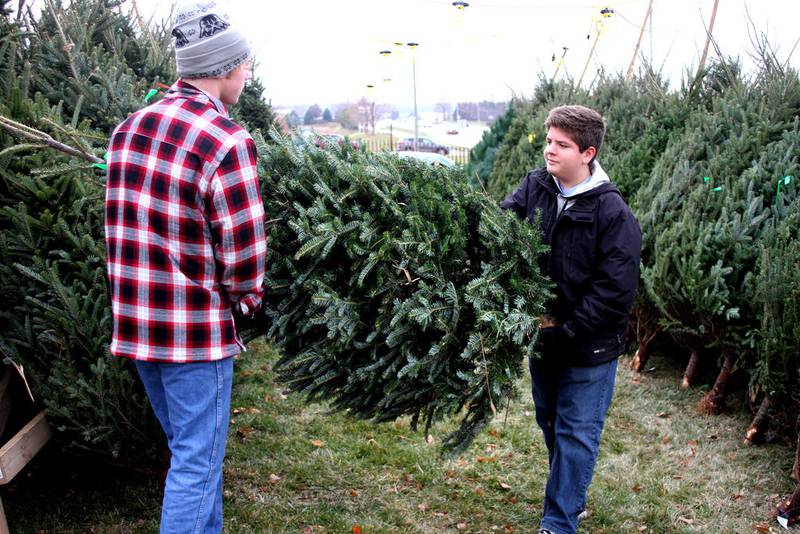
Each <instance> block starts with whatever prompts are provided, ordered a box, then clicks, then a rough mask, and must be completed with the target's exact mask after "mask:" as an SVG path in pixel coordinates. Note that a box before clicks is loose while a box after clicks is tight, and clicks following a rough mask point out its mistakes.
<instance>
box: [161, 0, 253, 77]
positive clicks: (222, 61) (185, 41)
mask: <svg viewBox="0 0 800 534" xmlns="http://www.w3.org/2000/svg"><path fill="white" fill-rule="evenodd" d="M172 36H173V37H174V38H175V60H176V63H177V66H178V76H180V77H183V78H221V77H223V76H225V75H226V74H228V73H229V72H230V71H232V70H233V69H235V68H236V67H238V66H239V65H241V64H242V63H244V62H245V61H247V60H248V59H249V58H250V43H248V42H247V39H246V38H245V36H244V34H242V32H240V31H239V30H238V29H236V27H234V26H233V25H232V23H231V19H230V17H229V16H228V14H227V13H225V12H224V11H222V10H221V9H220V8H219V7H217V3H216V2H203V1H200V2H183V3H181V4H180V5H179V6H178V10H177V13H176V15H175V25H174V26H173V27H172Z"/></svg>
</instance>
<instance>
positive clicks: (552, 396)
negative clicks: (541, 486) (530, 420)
mask: <svg viewBox="0 0 800 534" xmlns="http://www.w3.org/2000/svg"><path fill="white" fill-rule="evenodd" d="M530 369H531V378H532V382H533V402H534V405H535V406H536V422H537V423H538V424H539V426H540V427H541V429H542V433H543V434H544V441H545V444H546V445H547V451H548V453H549V455H550V474H549V476H548V478H547V486H546V488H545V497H544V511H543V514H542V522H541V526H542V528H546V529H548V530H550V531H551V532H553V534H574V533H575V532H576V530H577V528H578V514H580V513H581V512H582V511H583V510H584V509H585V508H586V493H587V491H588V489H589V483H590V482H591V481H592V474H593V473H594V466H595V462H596V460H597V453H598V450H599V448H600V435H601V434H602V432H603V425H604V423H605V417H606V412H607V411H608V407H609V406H610V404H611V397H612V396H613V394H614V382H615V378H616V371H617V360H616V359H615V360H611V361H610V362H607V363H603V364H600V365H596V366H592V367H567V366H564V365H562V364H559V363H558V362H557V361H556V362H554V361H552V360H551V359H546V360H537V359H531V360H530Z"/></svg>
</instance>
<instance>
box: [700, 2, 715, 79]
mask: <svg viewBox="0 0 800 534" xmlns="http://www.w3.org/2000/svg"><path fill="white" fill-rule="evenodd" d="M718 5H719V0H714V8H713V9H712V10H711V24H709V26H708V30H706V34H707V35H706V46H705V47H704V48H703V55H702V56H701V57H700V66H699V67H698V68H697V75H698V76H700V73H701V72H703V69H704V68H705V66H706V56H708V45H709V44H710V43H711V34H712V33H713V32H714V21H715V20H716V18H717V6H718Z"/></svg>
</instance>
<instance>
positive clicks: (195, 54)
mask: <svg viewBox="0 0 800 534" xmlns="http://www.w3.org/2000/svg"><path fill="white" fill-rule="evenodd" d="M172 34H173V36H174V37H175V46H176V60H177V67H178V75H179V77H180V78H179V79H178V81H177V82H175V84H174V85H173V86H172V87H171V88H170V89H169V91H168V92H167V93H166V95H165V96H164V98H162V99H161V100H160V101H158V102H157V103H155V104H152V105H150V106H148V107H146V108H143V109H141V110H139V111H138V112H136V113H133V114H131V115H130V116H129V117H128V118H127V119H125V120H124V121H123V122H122V123H121V124H120V125H119V126H117V128H116V129H115V130H114V133H113V135H112V137H111V142H110V148H109V151H108V153H109V163H108V177H107V186H106V221H105V232H106V256H107V268H108V277H109V282H110V288H111V302H112V314H113V320H114V333H113V338H112V341H111V347H110V350H111V352H112V353H113V354H115V355H117V356H121V357H126V358H131V359H132V360H134V362H135V365H136V369H137V371H138V373H139V376H140V377H141V379H142V382H143V384H144V386H145V390H146V391H147V395H148V398H149V399H150V403H151V405H152V407H153V410H154V412H155V414H156V416H157V418H158V420H159V421H160V423H161V426H162V427H163V429H164V432H165V433H166V436H167V441H168V444H169V448H170V452H171V453H172V458H171V462H170V468H169V472H168V474H167V480H166V485H165V489H164V500H163V506H162V513H161V532H170V533H172V532H203V533H211V532H219V531H221V529H222V460H223V458H224V456H225V441H226V435H227V429H228V419H229V411H230V395H231V383H232V377H233V356H235V355H237V354H238V353H239V352H240V350H244V346H243V345H242V342H241V340H240V338H239V336H238V334H237V332H236V327H235V325H234V320H233V313H234V312H235V313H239V314H243V315H252V314H253V313H254V312H255V311H257V310H258V308H259V307H260V306H261V298H262V295H263V289H262V286H263V282H264V273H265V267H266V266H265V261H266V252H267V246H266V238H265V233H264V209H263V205H262V201H261V195H260V188H259V183H258V176H257V174H256V157H257V155H256V148H255V144H254V142H253V140H252V138H251V137H250V136H249V134H248V133H247V132H246V131H244V130H243V129H242V128H241V127H240V126H238V125H237V124H236V123H234V122H233V121H231V120H230V119H229V118H228V114H227V110H226V108H225V105H234V104H236V103H237V101H238V100H239V96H240V94H241V92H242V89H243V88H244V84H245V82H246V81H247V80H248V79H249V78H250V76H251V72H250V69H251V52H250V46H249V44H248V42H247V40H246V39H245V37H244V36H243V34H242V33H241V32H239V31H238V30H237V29H236V28H235V27H234V26H233V25H232V24H231V22H230V19H229V17H228V16H227V15H226V14H225V13H223V12H222V11H221V10H220V9H219V8H218V7H217V5H216V3H215V2H209V1H206V2H192V3H184V4H183V5H182V6H180V7H179V8H178V12H177V15H176V19H175V26H174V29H173V31H172Z"/></svg>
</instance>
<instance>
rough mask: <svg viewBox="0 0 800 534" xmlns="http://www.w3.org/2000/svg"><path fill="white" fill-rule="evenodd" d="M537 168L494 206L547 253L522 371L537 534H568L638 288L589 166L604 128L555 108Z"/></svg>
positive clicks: (622, 231) (618, 224) (617, 225)
mask: <svg viewBox="0 0 800 534" xmlns="http://www.w3.org/2000/svg"><path fill="white" fill-rule="evenodd" d="M545 129H546V130H547V138H546V144H545V149H544V158H545V162H546V167H545V168H541V169H538V170H535V171H532V172H530V173H528V175H527V176H525V178H524V179H523V180H522V182H521V183H520V185H519V187H517V189H516V190H515V191H514V192H513V193H512V194H511V195H509V196H508V197H507V198H506V199H505V200H504V201H503V202H502V203H501V204H500V206H501V207H502V208H505V209H512V210H514V212H515V213H516V214H517V215H519V216H520V217H527V218H528V220H529V221H530V222H531V223H534V222H535V221H536V216H537V214H539V216H540V219H539V220H540V223H539V224H540V229H541V232H542V237H543V240H544V242H545V243H546V244H548V245H549V246H550V252H549V253H548V254H546V255H544V256H542V258H541V266H542V269H543V270H544V272H546V273H548V275H549V276H550V277H551V278H552V280H553V282H554V283H555V290H554V293H555V296H554V298H553V300H552V301H551V302H550V305H549V310H548V314H547V315H545V316H544V317H542V320H541V324H540V332H539V344H540V351H541V355H542V356H541V358H540V359H532V360H531V361H530V370H531V378H532V381H533V400H534V404H535V406H536V421H537V423H538V424H539V426H540V427H541V429H542V432H543V433H544V439H545V443H546V444H547V450H548V452H549V456H550V475H549V477H548V480H547V486H546V489H545V499H544V513H543V514H542V521H541V529H540V530H539V532H540V534H573V533H575V532H576V529H577V526H578V520H579V516H580V515H581V514H582V512H583V511H584V510H585V508H586V492H587V489H588V487H589V483H590V481H591V478H592V474H593V472H594V466H595V461H596V459H597V453H598V448H599V445H600V434H601V433H602V430H603V424H604V422H605V415H606V412H607V411H608V407H609V405H610V404H611V397H612V394H613V391H614V379H615V374H616V368H617V357H618V356H619V355H620V354H621V352H622V351H623V348H624V341H625V332H626V327H627V323H628V315H629V313H630V310H631V307H632V306H633V301H634V295H635V292H636V286H637V283H638V280H639V255H640V252H641V246H642V234H641V230H640V229H639V224H638V223H637V221H636V219H635V218H634V216H633V214H632V213H631V210H630V208H628V206H627V204H626V203H625V201H624V200H623V198H622V196H621V195H620V193H619V190H618V189H617V187H616V186H615V185H614V184H612V183H611V181H610V180H609V178H608V176H607V175H606V173H605V172H604V171H603V169H602V168H601V167H600V164H599V163H598V162H597V161H596V160H595V158H596V157H597V153H598V151H599V150H600V147H601V145H602V143H603V137H604V135H605V123H604V122H603V117H602V116H600V114H599V113H597V112H596V111H594V110H591V109H589V108H585V107H583V106H561V107H557V108H555V109H553V110H551V111H550V114H549V115H548V117H547V120H546V122H545Z"/></svg>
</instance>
